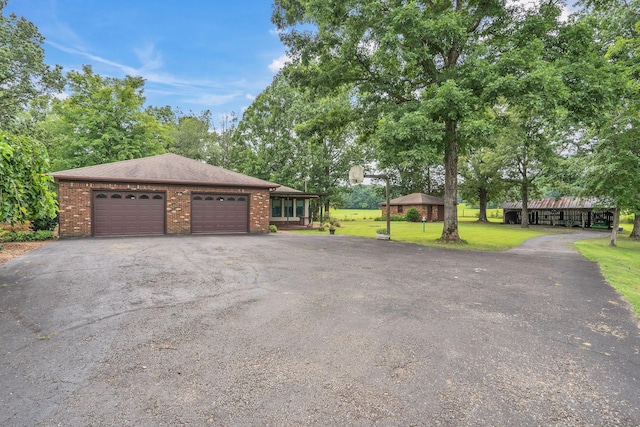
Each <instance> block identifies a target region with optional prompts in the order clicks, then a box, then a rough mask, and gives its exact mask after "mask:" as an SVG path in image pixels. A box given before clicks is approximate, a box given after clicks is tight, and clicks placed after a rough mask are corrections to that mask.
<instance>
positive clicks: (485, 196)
mask: <svg viewBox="0 0 640 427" xmlns="http://www.w3.org/2000/svg"><path fill="white" fill-rule="evenodd" d="M461 160H462V161H461V163H460V177H461V178H462V181H461V182H460V195H461V196H462V199H463V200H465V201H467V202H471V203H477V204H478V205H479V207H480V214H479V215H478V222H488V221H489V219H488V218H487V204H488V202H489V201H493V202H497V201H498V200H499V199H500V198H501V196H503V194H504V190H505V183H504V180H503V176H502V171H503V164H502V163H501V160H502V159H501V157H500V156H498V155H496V153H495V152H494V150H493V149H490V148H480V149H478V150H475V151H474V152H471V153H469V154H468V155H466V156H464V157H463V158H462V159H461Z"/></svg>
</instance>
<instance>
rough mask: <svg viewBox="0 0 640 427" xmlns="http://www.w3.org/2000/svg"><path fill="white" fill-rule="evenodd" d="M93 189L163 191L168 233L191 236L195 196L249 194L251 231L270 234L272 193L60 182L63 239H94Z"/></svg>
mask: <svg viewBox="0 0 640 427" xmlns="http://www.w3.org/2000/svg"><path fill="white" fill-rule="evenodd" d="M93 190H134V191H162V192H165V193H166V202H167V205H166V230H165V231H166V233H167V234H190V233H191V193H192V192H194V193H222V194H245V195H248V196H249V232H250V233H267V232H268V231H269V190H268V189H266V188H262V189H258V188H228V187H207V186H189V185H160V184H135V183H130V184H127V183H103V182H83V181H60V182H58V205H59V207H60V237H80V236H91V220H92V214H91V194H92V191H93Z"/></svg>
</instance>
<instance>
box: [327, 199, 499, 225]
mask: <svg viewBox="0 0 640 427" xmlns="http://www.w3.org/2000/svg"><path fill="white" fill-rule="evenodd" d="M329 212H330V214H331V216H333V217H336V218H338V219H339V220H340V221H360V220H363V219H375V218H380V217H381V216H382V210H381V209H332V210H330V211H329ZM479 213H480V209H472V208H467V206H466V205H465V204H464V203H460V204H459V205H458V221H460V222H462V221H465V222H466V221H477V220H478V215H479ZM487 217H488V218H489V221H490V222H502V209H487Z"/></svg>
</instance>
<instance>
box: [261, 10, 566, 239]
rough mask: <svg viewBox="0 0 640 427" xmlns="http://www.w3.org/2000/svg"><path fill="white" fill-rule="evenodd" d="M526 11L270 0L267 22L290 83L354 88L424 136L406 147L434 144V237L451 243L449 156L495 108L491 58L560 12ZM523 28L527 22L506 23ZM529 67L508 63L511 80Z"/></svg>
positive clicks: (454, 172) (453, 174) (364, 101)
mask: <svg viewBox="0 0 640 427" xmlns="http://www.w3.org/2000/svg"><path fill="white" fill-rule="evenodd" d="M528 6H530V5H527V7H524V6H519V5H518V4H517V3H516V2H513V3H507V2H503V1H497V0H477V1H476V0H469V1H450V2H439V1H431V0H416V1H411V2H408V1H403V0H368V1H365V0H361V1H356V0H336V1H332V2H330V3H327V2H326V1H325V0H276V3H275V10H274V15H273V21H274V22H275V23H276V24H277V26H278V28H279V29H280V30H281V31H282V36H281V37H282V40H283V41H284V42H285V43H286V44H287V46H288V47H289V48H290V55H291V57H292V58H293V60H294V61H293V62H292V64H291V65H290V66H289V67H288V72H289V74H290V75H291V78H292V79H293V80H294V81H296V82H299V83H300V84H307V85H313V86H314V87H317V88H325V89H326V90H331V89H332V88H334V87H337V86H340V85H343V84H349V85H354V86H355V88H356V90H357V92H356V93H357V95H358V97H357V102H358V106H359V107H361V108H362V109H365V110H371V109H375V110H377V111H378V113H379V114H378V116H379V117H382V118H386V117H393V118H392V119H393V120H395V121H397V122H399V123H407V124H409V123H411V125H412V126H413V127H414V128H417V129H424V130H426V131H423V132H421V133H419V134H416V135H415V138H414V140H415V143H416V144H425V145H434V146H436V147H437V148H438V150H439V152H440V153H441V155H443V158H444V162H443V164H444V167H445V194H444V196H445V197H444V199H445V222H444V227H443V231H442V236H441V240H442V241H453V242H457V241H459V240H460V238H459V234H458V221H457V209H456V203H457V179H458V155H459V152H464V151H465V150H466V148H467V147H468V146H469V145H471V144H473V143H474V142H476V141H478V139H477V138H475V137H474V136H475V135H474V134H476V133H477V132H479V131H482V129H483V128H484V126H483V124H482V115H483V113H484V111H485V105H486V102H490V103H491V102H494V101H495V99H493V100H491V99H489V100H487V99H486V98H484V94H485V93H484V92H485V91H484V89H485V87H486V85H487V84H488V83H489V82H491V81H494V80H496V79H495V77H497V76H495V75H492V73H494V72H496V71H498V70H497V69H496V68H495V67H494V66H493V65H494V61H495V58H499V57H500V56H501V55H502V54H503V53H508V50H509V49H511V47H509V46H508V44H507V43H504V40H506V39H508V38H511V37H513V36H514V34H515V33H516V32H519V31H534V30H535V29H536V28H535V27H536V25H539V23H538V22H537V21H538V18H537V15H538V11H539V10H540V9H541V8H547V9H549V8H554V9H556V10H557V9H558V8H559V7H558V6H556V5H554V4H552V3H546V2H545V3H543V4H542V7H541V6H540V5H539V4H536V5H534V6H535V7H533V8H529V7H528ZM529 18H531V19H529ZM523 21H531V25H530V26H529V27H526V26H521V25H514V22H523ZM528 65H529V64H527V63H522V62H521V63H516V62H514V63H513V64H512V69H513V72H512V73H511V77H512V79H513V80H517V79H518V78H520V77H522V76H523V75H524V74H525V73H526V69H527V67H528ZM521 69H522V70H521ZM501 83H507V82H505V81H502V82H501ZM494 87H497V86H494ZM529 90H530V91H531V93H536V92H537V91H538V88H537V87H535V86H530V87H529ZM400 110H402V111H401V112H400V117H398V114H397V112H398V111H400ZM377 124H378V123H376V122H372V124H371V126H372V127H375V126H377ZM407 128H408V127H407ZM372 132H373V133H375V132H376V130H375V129H374V130H373V131H372ZM425 166H426V165H425Z"/></svg>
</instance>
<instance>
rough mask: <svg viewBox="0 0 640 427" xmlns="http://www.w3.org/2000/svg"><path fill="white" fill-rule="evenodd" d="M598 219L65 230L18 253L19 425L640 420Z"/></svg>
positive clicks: (6, 375) (5, 300) (13, 377)
mask: <svg viewBox="0 0 640 427" xmlns="http://www.w3.org/2000/svg"><path fill="white" fill-rule="evenodd" d="M580 237H581V235H571V236H566V235H557V236H551V237H544V238H540V239H541V240H538V244H536V240H532V241H530V242H528V243H526V244H525V245H523V247H521V248H518V249H514V250H511V251H508V252H503V253H486V252H470V251H451V250H445V249H438V248H428V247H421V246H416V245H411V244H403V243H398V242H393V241H390V242H389V241H376V240H372V239H359V238H350V237H345V236H328V235H326V236H300V235H292V234H284V233H278V234H270V235H259V236H256V235H229V236H176V237H145V238H140V237H137V238H104V239H80V240H61V241H56V242H52V243H49V244H47V245H46V246H43V247H41V248H39V249H37V250H35V251H32V252H30V253H28V254H25V255H23V256H21V257H19V258H16V259H13V260H11V261H9V262H7V263H6V264H5V265H3V266H0V355H1V358H0V381H1V382H2V385H3V387H2V391H1V392H0V425H6V426H14V425H15V426H18V425H20V426H22V425H39V426H57V425H94V426H100V425H105V426H106V425H123V426H128V425H130V426H133V425H136V426H138V425H323V426H324V425H339V426H344V425H429V426H434V425H435V426H437V425H446V426H484V425H487V426H489V425H492V426H495V425H531V426H548V425H556V426H637V425H640V334H639V329H638V324H637V320H636V319H635V318H634V317H633V315H632V313H631V311H630V309H629V307H628V305H627V304H626V303H625V302H624V301H622V300H621V298H620V297H619V296H618V295H617V294H616V292H615V291H614V290H613V289H612V288H611V287H610V286H609V285H608V284H607V283H606V282H605V281H604V280H603V278H602V276H601V275H600V273H599V271H598V267H597V265H596V264H594V263H591V262H589V261H587V260H585V259H583V258H582V257H581V256H580V255H579V254H578V253H577V252H575V251H573V250H572V249H570V248H569V247H568V246H567V244H568V243H570V242H571V240H572V239H577V238H580ZM550 239H552V240H550ZM553 239H555V240H553Z"/></svg>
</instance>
